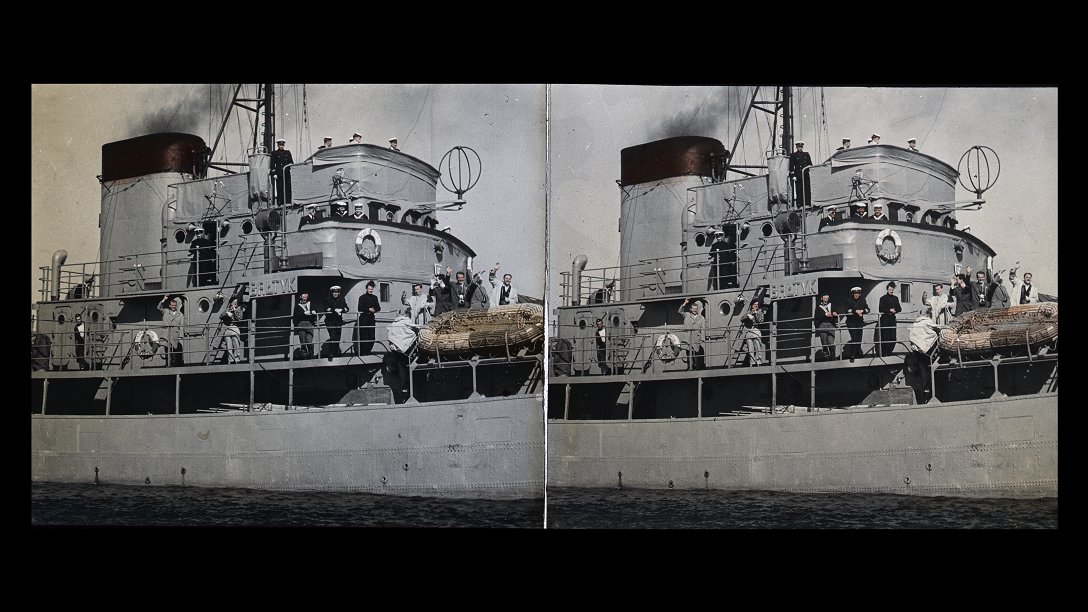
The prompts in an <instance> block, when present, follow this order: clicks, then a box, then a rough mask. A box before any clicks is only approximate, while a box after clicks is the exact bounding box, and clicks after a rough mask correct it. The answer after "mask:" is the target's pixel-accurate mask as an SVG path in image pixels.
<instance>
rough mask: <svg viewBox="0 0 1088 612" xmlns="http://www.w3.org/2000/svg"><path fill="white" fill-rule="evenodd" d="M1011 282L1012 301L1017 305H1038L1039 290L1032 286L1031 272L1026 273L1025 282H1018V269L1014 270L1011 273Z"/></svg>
mask: <svg viewBox="0 0 1088 612" xmlns="http://www.w3.org/2000/svg"><path fill="white" fill-rule="evenodd" d="M1017 263H1019V262H1017ZM1009 282H1010V283H1012V300H1013V301H1014V302H1015V303H1017V304H1037V303H1038V302H1039V290H1038V289H1036V288H1035V287H1033V286H1032V284H1031V272H1025V273H1024V280H1023V281H1020V282H1017V281H1016V268H1013V269H1012V271H1011V272H1009Z"/></svg>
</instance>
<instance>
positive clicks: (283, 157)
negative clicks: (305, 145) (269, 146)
mask: <svg viewBox="0 0 1088 612" xmlns="http://www.w3.org/2000/svg"><path fill="white" fill-rule="evenodd" d="M286 144H287V141H286V140H284V139H282V138H281V139H279V140H277V141H276V150H275V151H272V178H273V179H274V180H275V181H276V204H279V205H280V206H283V203H284V201H285V198H286V201H288V202H289V201H291V181H287V180H285V177H286V176H287V166H288V165H289V164H293V163H295V161H294V160H293V159H291V152H290V151H288V150H287V149H285V148H284V146H285V145H286Z"/></svg>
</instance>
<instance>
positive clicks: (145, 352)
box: [132, 329, 159, 359]
mask: <svg viewBox="0 0 1088 612" xmlns="http://www.w3.org/2000/svg"><path fill="white" fill-rule="evenodd" d="M158 348H159V335H158V334H156V333H155V332H154V331H152V330H150V329H145V330H142V331H139V332H136V335H135V336H133V338H132V349H133V350H134V351H136V354H137V355H139V356H140V357H142V358H143V359H150V358H151V356H152V355H154V354H155V351H156V350H158Z"/></svg>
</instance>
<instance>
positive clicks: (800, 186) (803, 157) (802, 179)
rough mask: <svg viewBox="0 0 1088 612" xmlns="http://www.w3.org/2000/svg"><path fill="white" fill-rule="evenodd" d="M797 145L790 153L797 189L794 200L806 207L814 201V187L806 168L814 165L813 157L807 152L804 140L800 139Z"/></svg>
mask: <svg viewBox="0 0 1088 612" xmlns="http://www.w3.org/2000/svg"><path fill="white" fill-rule="evenodd" d="M795 146H796V147H797V150H796V151H794V152H793V153H791V154H790V178H791V179H793V181H794V182H793V184H794V188H795V189H796V192H795V194H794V198H793V200H794V202H795V204H796V205H797V206H798V207H800V208H806V207H807V206H808V204H809V202H811V201H812V187H811V185H809V180H808V173H806V172H804V169H805V168H808V167H809V166H811V165H812V157H810V156H809V154H808V153H805V150H804V149H805V143H804V142H803V141H800V140H798V141H797V144H796V145H795Z"/></svg>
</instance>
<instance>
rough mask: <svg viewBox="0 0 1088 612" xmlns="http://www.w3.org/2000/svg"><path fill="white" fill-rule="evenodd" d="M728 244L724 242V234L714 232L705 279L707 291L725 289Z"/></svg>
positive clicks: (719, 231)
mask: <svg viewBox="0 0 1088 612" xmlns="http://www.w3.org/2000/svg"><path fill="white" fill-rule="evenodd" d="M728 250H729V243H728V242H727V241H726V238H725V232H723V231H722V230H716V231H715V232H714V243H713V244H711V245H710V276H709V277H707V279H706V288H707V290H708V291H709V290H713V289H725V286H726V285H725V283H726V279H725V274H726V271H725V265H726V254H727V251H728Z"/></svg>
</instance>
